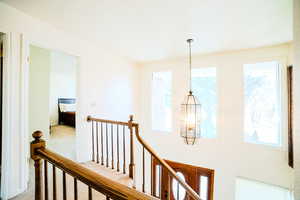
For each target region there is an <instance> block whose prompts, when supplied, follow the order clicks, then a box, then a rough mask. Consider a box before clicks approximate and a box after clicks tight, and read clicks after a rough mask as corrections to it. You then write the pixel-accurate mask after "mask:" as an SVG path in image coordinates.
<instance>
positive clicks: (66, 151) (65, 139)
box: [11, 126, 132, 200]
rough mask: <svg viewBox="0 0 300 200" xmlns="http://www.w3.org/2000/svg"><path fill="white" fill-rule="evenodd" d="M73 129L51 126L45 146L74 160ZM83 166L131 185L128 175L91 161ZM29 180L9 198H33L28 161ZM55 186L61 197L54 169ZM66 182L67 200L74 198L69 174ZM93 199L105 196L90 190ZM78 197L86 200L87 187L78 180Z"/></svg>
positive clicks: (17, 199)
mask: <svg viewBox="0 0 300 200" xmlns="http://www.w3.org/2000/svg"><path fill="white" fill-rule="evenodd" d="M75 138H76V137H75V129H74V128H72V127H68V126H54V127H51V135H50V137H49V140H48V141H47V142H46V145H47V148H48V149H50V150H52V151H55V152H56V153H58V154H60V155H62V156H64V157H67V158H69V159H71V160H75V156H76V147H75V146H76V145H75V144H76V143H75V142H76V141H75ZM82 165H84V166H85V167H87V168H89V169H91V170H94V171H96V172H98V173H99V174H101V175H103V176H105V177H107V178H111V179H112V180H115V181H117V182H119V183H122V184H124V185H127V186H129V187H132V180H131V179H130V178H129V177H128V175H124V174H122V173H121V172H117V171H116V170H111V169H108V168H106V167H104V166H101V165H99V164H96V163H93V162H87V163H84V164H82ZM30 166H31V168H30V181H29V187H28V190H27V191H26V192H24V193H23V194H21V195H18V196H17V197H14V198H12V199H11V200H34V168H33V162H32V161H31V163H30ZM52 175H53V174H52V165H51V164H48V186H49V199H50V200H51V199H53V197H52V196H53V193H52V192H53V181H52V177H53V176H52ZM56 179H57V181H56V188H57V199H63V196H62V194H63V191H62V188H63V187H62V171H60V170H59V169H56ZM66 183H67V200H73V199H74V178H73V177H71V176H68V175H67V176H66ZM92 193H93V199H96V200H102V199H103V200H104V199H106V197H105V196H104V195H102V194H100V193H99V192H96V191H92ZM78 199H80V200H88V187H87V186H86V185H85V184H83V183H81V182H79V181H78Z"/></svg>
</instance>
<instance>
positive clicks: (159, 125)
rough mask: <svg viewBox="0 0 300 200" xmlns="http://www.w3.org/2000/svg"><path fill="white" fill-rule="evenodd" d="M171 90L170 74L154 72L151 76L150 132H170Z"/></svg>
mask: <svg viewBox="0 0 300 200" xmlns="http://www.w3.org/2000/svg"><path fill="white" fill-rule="evenodd" d="M171 88H172V73H171V72H169V71H167V72H154V73H153V74H152V130H155V131H162V132H170V131H171V126H172V116H171V115H172V111H171V110H172V105H171Z"/></svg>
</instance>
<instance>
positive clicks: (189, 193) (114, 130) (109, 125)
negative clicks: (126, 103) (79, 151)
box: [87, 116, 201, 200]
mask: <svg viewBox="0 0 300 200" xmlns="http://www.w3.org/2000/svg"><path fill="white" fill-rule="evenodd" d="M87 120H88V121H89V122H92V161H94V162H97V163H99V164H101V165H103V166H106V167H111V168H112V169H114V160H115V157H117V158H116V159H117V163H120V162H122V163H123V173H124V174H125V173H126V160H128V159H130V163H129V167H128V168H129V177H130V178H132V179H133V187H134V188H137V189H141V191H142V192H144V193H148V194H151V195H152V196H154V197H156V198H159V199H166V200H167V199H172V198H171V195H172V194H171V191H172V188H171V180H173V179H174V180H176V181H177V182H178V184H179V185H180V186H181V187H182V188H183V189H184V190H185V192H186V195H185V198H184V199H194V200H201V199H200V196H199V195H198V194H197V193H196V192H195V191H194V190H193V189H192V188H191V187H190V186H189V185H188V184H187V183H185V181H184V180H182V179H181V178H180V177H179V176H178V175H177V174H176V172H175V171H174V170H173V169H172V168H171V167H170V166H169V165H168V164H167V163H166V162H165V161H164V160H163V159H162V158H161V157H160V156H159V155H158V154H157V153H156V152H155V151H154V149H153V148H151V147H150V145H148V144H147V143H146V142H145V140H144V139H143V138H142V137H141V136H140V133H139V124H138V123H135V122H134V121H133V116H130V119H129V121H128V122H121V121H112V120H106V119H98V118H93V117H91V116H88V118H87ZM126 128H127V129H128V130H127V131H126ZM121 132H122V134H121ZM120 138H123V141H122V144H121V143H120ZM126 138H127V140H128V139H129V141H127V144H128V145H126V142H124V141H125V140H126ZM135 138H136V139H137V142H135ZM109 139H110V140H109ZM114 141H116V143H114ZM99 143H100V145H99ZM135 144H136V145H138V144H139V145H141V148H142V156H141V157H142V158H141V163H138V164H140V165H139V166H141V167H138V168H137V167H136V164H137V163H135V162H136V159H135V153H136V152H137V151H135V148H137V146H135ZM120 145H121V147H120ZM99 146H100V147H99ZM128 148H129V156H130V158H128V156H126V155H127V154H126V153H127V152H126V151H127V149H128ZM109 149H111V150H109ZM114 149H117V156H115V155H114ZM146 152H148V154H150V156H151V159H150V160H151V166H150V167H148V169H149V168H150V170H145V168H147V167H146V163H147V162H146V156H145V155H146ZM105 154H106V155H105ZM119 154H123V156H122V158H121V157H120V156H119ZM105 157H106V159H105ZM109 159H110V161H109ZM120 159H121V160H120ZM154 160H155V161H156V163H158V164H159V165H160V166H161V171H162V169H164V171H167V177H168V179H169V181H168V183H169V185H168V187H167V188H168V189H167V191H163V188H162V187H161V185H160V186H159V187H158V188H156V187H157V186H156V185H155V183H154V179H155V178H154V177H153V172H154V169H153V166H152V163H153V161H154ZM118 166H119V165H118V164H117V171H119V170H120V169H119V167H118ZM147 171H148V172H149V171H150V178H149V179H150V183H149V184H148V187H147V183H146V182H147V181H146V176H147V175H146V172H147ZM137 172H138V173H137ZM160 173H161V172H160ZM137 174H138V175H137ZM139 175H141V176H139ZM164 177H166V176H164ZM138 178H141V180H137V179H138ZM159 179H160V180H159V181H160V182H161V181H162V179H163V177H162V176H160V177H159ZM137 182H138V183H141V185H136V183H137ZM148 182H149V181H148ZM149 185H150V187H149ZM139 186H141V187H139ZM157 190H159V192H158V194H157V192H156V191H157ZM177 192H178V191H177ZM173 199H176V198H175V197H173Z"/></svg>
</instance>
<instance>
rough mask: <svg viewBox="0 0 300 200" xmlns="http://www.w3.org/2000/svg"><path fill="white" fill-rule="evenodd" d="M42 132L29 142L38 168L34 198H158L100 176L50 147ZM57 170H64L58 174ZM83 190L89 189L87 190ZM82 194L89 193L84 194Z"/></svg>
mask: <svg viewBox="0 0 300 200" xmlns="http://www.w3.org/2000/svg"><path fill="white" fill-rule="evenodd" d="M42 135H43V134H42V132H40V131H36V132H34V133H33V137H34V141H32V142H31V145H30V149H31V158H32V159H33V160H34V167H35V194H34V199H35V200H48V199H53V200H56V199H63V200H67V199H70V198H71V199H74V200H78V199H89V200H92V199H93V198H94V199H103V196H104V197H106V199H107V200H110V199H116V200H119V199H121V200H125V199H134V200H140V199H148V200H157V198H154V197H153V196H151V195H147V194H145V193H142V192H139V191H138V190H135V189H133V188H130V187H127V186H125V185H123V184H120V183H118V182H116V181H114V180H111V179H109V178H106V177H104V176H101V175H100V174H98V173H96V172H94V171H92V170H90V169H88V168H86V167H84V166H83V165H81V164H79V163H76V162H74V161H72V160H69V159H67V158H65V157H63V156H61V155H59V154H56V153H54V152H52V151H50V150H48V149H47V148H46V143H45V141H44V140H42V139H41V137H42ZM49 165H50V166H51V165H52V170H49V171H48V167H49ZM58 170H60V171H61V172H62V173H59V171H58ZM51 175H52V177H51ZM58 175H61V177H60V176H58ZM58 178H61V181H57V179H58ZM72 179H73V182H72ZM70 181H71V183H72V184H71V185H73V186H72V188H69V186H70V184H69V183H70ZM50 183H52V187H51V186H50V187H49V185H50ZM60 184H62V185H60ZM59 186H61V187H62V188H61V187H59ZM83 189H85V190H87V191H85V192H84V191H83ZM60 191H61V193H60ZM70 191H73V193H70ZM83 195H87V196H85V197H83ZM97 195H98V196H97Z"/></svg>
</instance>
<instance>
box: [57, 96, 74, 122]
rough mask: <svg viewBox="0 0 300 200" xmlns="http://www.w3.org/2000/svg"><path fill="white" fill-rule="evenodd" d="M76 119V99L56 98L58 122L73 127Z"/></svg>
mask: <svg viewBox="0 0 300 200" xmlns="http://www.w3.org/2000/svg"><path fill="white" fill-rule="evenodd" d="M75 119H76V99H75V98H59V99H58V124H59V125H67V126H72V127H75V126H76V123H75Z"/></svg>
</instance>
